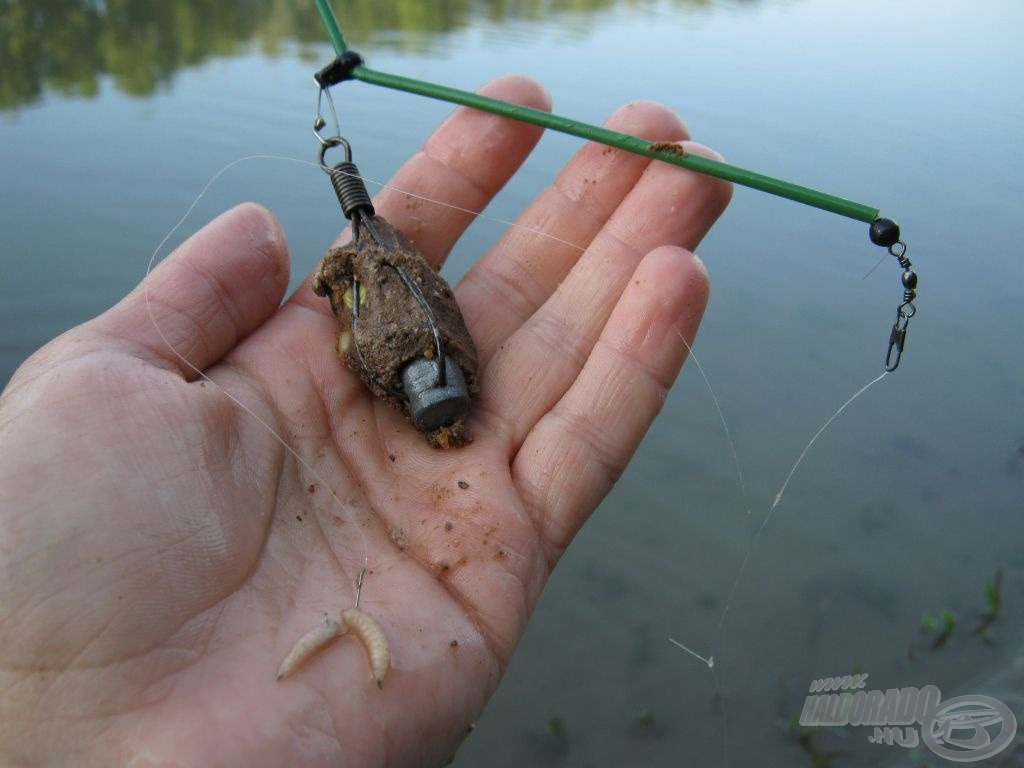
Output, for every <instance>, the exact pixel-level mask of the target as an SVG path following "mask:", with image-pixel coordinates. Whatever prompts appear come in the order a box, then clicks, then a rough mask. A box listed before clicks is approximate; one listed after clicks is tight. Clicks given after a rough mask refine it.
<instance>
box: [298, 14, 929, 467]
mask: <svg viewBox="0 0 1024 768" xmlns="http://www.w3.org/2000/svg"><path fill="white" fill-rule="evenodd" d="M316 5H317V9H318V10H319V11H320V16H321V18H322V19H323V22H324V26H325V28H326V29H327V33H328V35H329V36H330V38H331V41H332V43H333V44H334V49H335V52H336V53H337V56H336V58H335V59H334V60H333V61H332V62H331V63H330V64H328V65H327V66H326V67H324V68H323V69H322V70H320V71H319V72H318V73H317V74H316V76H315V79H316V82H317V85H318V86H319V88H320V98H322V97H323V95H324V94H325V93H326V94H327V97H328V100H329V101H330V100H331V97H330V91H329V88H330V87H331V86H333V85H336V84H337V83H341V82H343V81H345V80H361V81H363V82H365V83H370V84H373V85H380V86H383V87H386V88H393V89H395V90H400V91H404V92H407V93H415V94H418V95H421V96H427V97H429V98H434V99H439V100H442V101H447V102H451V103H453V104H461V105H463V106H467V107H472V108H474V109H479V110H483V111H485V112H491V113H493V114H497V115H501V116H503V117H508V118H511V119H513V120H519V121H521V122H525V123H530V124H532V125H539V126H542V127H544V128H548V129H551V130H554V131H558V132H561V133H566V134H569V135H571V136H577V137H579V138H583V139H586V140H589V141H595V142H598V143H601V144H605V145H607V146H610V147H615V148H616V149H621V150H625V151H627V152H632V153H633V154H637V155H642V156H645V157H650V158H653V159H655V160H660V161H663V162H666V163H671V164H673V165H678V166H680V167H683V168H687V169H689V170H693V171H697V172H698V173H703V174H706V175H708V176H714V177H717V178H721V179H726V180H728V181H732V182H734V183H736V184H741V185H743V186H746V187H750V188H752V189H758V190H761V191H762V192H768V193H770V194H773V195H777V196H779V197H783V198H787V199H789V200H794V201H796V202H800V203H803V204H805V205H810V206H813V207H815V208H820V209H822V210H826V211H830V212H832V213H836V214H839V215H840V216H845V217H847V218H851V219H855V220H857V221H863V222H865V223H868V224H870V231H869V235H870V239H871V242H872V243H874V244H875V245H878V246H881V247H883V248H886V249H888V252H889V253H890V254H891V255H892V256H893V257H894V258H895V259H896V260H897V262H898V263H899V265H900V267H901V268H902V269H903V273H902V275H901V283H902V286H903V295H902V300H901V302H900V304H899V306H898V307H897V308H896V320H895V321H894V322H893V325H892V329H891V331H890V333H889V344H888V347H887V348H886V355H885V370H886V372H892V371H895V370H896V368H897V366H898V365H899V364H900V358H901V357H902V355H903V349H904V346H905V343H906V337H907V326H908V325H909V323H910V318H912V317H913V316H914V314H915V313H916V311H917V310H916V308H915V306H914V300H915V299H916V298H917V280H918V278H917V273H916V272H915V271H914V270H913V269H912V268H911V267H912V265H911V262H910V259H909V258H907V246H906V243H904V242H903V241H902V240H901V239H900V228H899V226H898V225H897V224H896V222H895V221H893V220H892V219H887V218H882V217H881V216H880V215H879V211H878V208H875V207H872V206H869V205H865V204H863V203H857V202H854V201H852V200H847V199H845V198H842V197H838V196H836V195H831V194H829V193H827V192H821V191H819V190H815V189H810V188H808V187H803V186H800V185H799V184H793V183H792V182H788V181H783V180H781V179H776V178H773V177H771V176H766V175H764V174H762V173H757V172H755V171H750V170H747V169H745V168H739V167H737V166H734V165H730V164H728V163H724V162H722V161H720V160H714V159H712V158H708V157H703V156H700V155H695V154H689V153H687V152H685V151H682V149H681V147H680V146H679V145H677V144H666V143H664V142H656V143H653V144H652V143H651V142H649V141H645V140H643V139H641V138H638V137H636V136H630V135H629V134H625V133H619V132H617V131H611V130H608V129H607V128H600V127H598V126H595V125H590V124H588V123H583V122H580V121H578V120H573V119H571V118H567V117H562V116H560V115H555V114H551V113H550V112H544V111H541V110H538V109H532V108H530V107H524V106H521V105H518V104H511V103H509V102H506V101H501V100H500V99H492V98H490V97H487V96H482V95H480V94H477V93H470V92H468V91H462V90H459V89H457V88H450V87H448V86H444V85H439V84H437V83H430V82H425V81H422V80H416V79H413V78H409V77H403V76H401V75H395V74H391V73H387V72H380V71H378V70H374V69H370V68H369V67H367V66H365V65H364V63H363V59H362V57H361V56H360V55H359V54H358V53H356V52H355V51H351V50H349V49H348V46H347V44H346V42H345V38H344V36H343V35H342V33H341V28H340V27H339V25H338V20H337V18H336V17H335V15H334V11H333V9H332V8H331V5H330V3H329V1H328V0H316ZM319 103H320V102H319V99H318V105H319ZM332 111H333V102H332ZM335 123H336V124H337V117H336V116H335ZM324 125H325V123H324V120H323V118H322V117H321V116H320V110H319V106H318V109H317V117H316V123H315V125H314V131H315V133H316V136H317V139H318V140H319V141H320V144H321V149H320V165H321V166H322V167H323V168H324V170H325V171H326V172H327V173H328V174H329V175H330V177H331V182H332V184H333V185H334V189H335V192H336V193H337V195H338V199H339V201H341V205H342V209H343V210H344V212H345V215H346V216H347V217H348V218H349V220H351V221H352V232H353V237H352V242H351V243H350V244H349V245H347V246H345V247H343V248H340V249H332V251H330V252H329V253H328V255H327V256H326V257H325V258H324V261H323V262H322V263H321V266H320V269H319V270H318V272H317V275H316V278H315V281H314V290H316V291H317V293H319V294H321V295H326V296H330V298H331V306H332V307H333V309H334V312H335V314H336V315H337V317H338V322H339V325H340V326H341V335H340V338H339V352H340V353H341V354H342V356H343V357H345V358H346V360H347V361H348V365H349V367H350V368H352V370H354V371H355V372H356V373H358V374H359V375H360V377H361V378H362V379H363V381H364V382H365V383H366V385H367V386H368V387H369V388H370V390H371V391H372V392H373V393H374V394H376V395H377V396H378V397H381V398H383V399H384V400H387V401H388V402H390V403H392V404H393V405H395V406H396V407H398V408H400V409H402V410H403V411H404V412H405V413H406V414H407V415H408V416H409V418H410V420H411V421H412V422H413V424H414V425H415V426H416V428H417V429H419V430H420V431H421V432H424V433H425V434H426V435H427V439H428V441H429V442H431V443H432V444H434V445H437V446H441V447H447V446H448V445H459V444H461V443H464V442H467V441H468V440H469V435H468V433H467V431H466V428H465V418H466V416H467V415H468V412H469V406H470V394H471V393H472V392H475V391H476V389H477V384H476V352H475V350H474V349H473V342H472V339H471V338H470V337H469V333H468V332H467V331H466V327H465V324H464V323H463V322H462V316H461V314H460V313H459V309H458V306H457V305H456V303H455V299H454V296H453V295H452V292H451V288H450V287H448V284H447V283H446V282H445V281H444V280H443V279H442V278H441V277H440V276H439V275H437V273H436V272H435V271H434V270H433V269H432V268H431V267H430V266H429V265H428V264H427V263H426V261H425V260H424V259H423V257H422V256H420V255H419V253H418V252H416V250H415V248H413V247H412V245H411V244H410V243H409V241H408V240H406V239H405V238H404V237H403V236H402V234H401V233H400V232H398V231H397V230H395V229H394V228H393V227H392V226H391V225H390V224H388V223H387V222H386V221H384V220H383V219H382V218H380V217H379V216H375V215H374V211H373V206H372V204H371V203H370V197H369V195H368V194H367V192H366V187H365V186H364V185H363V184H362V179H361V178H360V177H359V172H358V170H356V167H355V165H354V164H352V162H351V150H350V148H349V146H348V143H347V142H346V141H345V140H344V139H342V138H341V136H340V132H339V135H336V136H333V137H330V138H324V137H323V136H321V135H320V129H321V128H323V127H324ZM336 146H342V147H343V148H344V150H345V161H344V162H342V163H339V164H338V165H336V166H334V167H333V168H328V167H327V166H326V165H324V154H325V152H326V151H327V150H328V149H331V148H332V147H336ZM399 284H400V285H401V286H402V289H400V288H398V286H399ZM384 285H387V286H388V288H387V290H386V291H385V290H384V288H383V286H384ZM378 286H380V289H379V295H378ZM385 296H386V297H387V298H386V299H385V302H384V306H382V305H381V302H380V300H381V299H382V298H384V297H385ZM392 301H393V302H395V307H396V309H395V310H394V311H390V312H389V310H388V307H387V302H392ZM375 305H376V308H375V309H372V308H374V306H375ZM397 307H405V309H402V310H399V309H397ZM417 307H418V309H416V308H417ZM371 311H372V312H374V313H375V314H374V317H375V318H378V317H381V318H386V317H388V316H390V317H392V318H394V319H397V318H398V317H399V315H400V313H404V318H405V322H406V323H407V327H406V328H405V331H406V332H398V331H394V332H392V331H387V332H384V333H383V334H381V333H380V332H379V329H378V330H371V329H370V328H369V325H370V322H371V321H370V313H371ZM417 318H418V319H417ZM374 322H378V320H376V319H375V320H374ZM413 326H415V328H413ZM430 339H432V341H430ZM388 344H392V345H393V346H392V347H391V348H390V349H388V348H387V347H388Z"/></svg>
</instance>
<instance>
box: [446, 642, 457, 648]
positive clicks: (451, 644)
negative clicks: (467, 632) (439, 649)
mask: <svg viewBox="0 0 1024 768" xmlns="http://www.w3.org/2000/svg"><path fill="white" fill-rule="evenodd" d="M448 645H449V646H451V647H452V648H458V647H459V641H458V640H452V641H451V642H450V643H448Z"/></svg>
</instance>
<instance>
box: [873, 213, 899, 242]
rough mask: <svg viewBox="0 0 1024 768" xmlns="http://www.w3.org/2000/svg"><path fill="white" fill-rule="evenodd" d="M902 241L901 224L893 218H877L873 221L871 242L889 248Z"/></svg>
mask: <svg viewBox="0 0 1024 768" xmlns="http://www.w3.org/2000/svg"><path fill="white" fill-rule="evenodd" d="M899 241H900V225H899V224H897V223H896V222H895V221H893V220H892V219H881V218H879V219H875V220H874V221H872V222H871V242H872V243H874V244H875V245H880V246H882V247H883V248H888V247H889V246H890V245H896V243H898V242H899Z"/></svg>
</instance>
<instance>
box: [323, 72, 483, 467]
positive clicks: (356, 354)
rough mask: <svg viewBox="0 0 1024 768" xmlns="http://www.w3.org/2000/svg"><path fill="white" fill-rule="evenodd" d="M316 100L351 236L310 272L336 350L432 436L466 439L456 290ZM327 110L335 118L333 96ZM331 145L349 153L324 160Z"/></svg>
mask: <svg viewBox="0 0 1024 768" xmlns="http://www.w3.org/2000/svg"><path fill="white" fill-rule="evenodd" d="M324 93H327V98H328V101H329V102H331V97H330V92H329V91H326V89H325V88H324V89H322V90H321V91H320V94H321V97H322V95H323V94H324ZM321 103H322V102H321V100H320V99H319V98H318V100H317V114H316V118H315V120H314V123H313V132H314V134H315V135H316V137H317V139H318V140H319V141H320V158H319V159H320V166H321V167H322V168H323V169H324V170H325V171H326V172H327V174H328V175H329V176H330V179H331V184H332V186H333V187H334V191H335V193H336V194H337V196H338V201H339V202H340V203H341V209H342V211H343V212H344V214H345V216H346V218H348V220H349V221H351V222H352V239H351V241H349V243H347V244H346V245H343V246H341V247H340V248H332V249H331V250H330V251H328V252H327V255H326V256H324V258H323V260H322V261H321V262H320V266H319V267H318V268H317V271H316V273H315V274H314V276H313V290H314V291H315V292H316V293H317V294H319V295H320V296H327V297H328V298H329V299H330V300H331V308H332V310H333V311H334V315H335V317H337V319H338V325H339V334H338V353H339V354H340V355H341V356H342V357H343V358H344V359H345V361H346V363H347V364H348V367H349V368H350V369H351V370H352V371H354V372H355V373H356V374H358V375H359V377H360V378H361V379H362V380H363V383H364V384H366V386H367V387H368V388H369V389H370V391H371V392H373V394H374V395H376V396H377V397H379V398H381V399H382V400H385V401H386V402H388V403H390V404H391V405H393V406H394V407H396V408H398V409H399V410H401V411H402V412H403V413H405V414H406V416H407V417H408V418H409V420H410V421H411V422H412V423H413V425H414V426H415V427H416V429H418V430H419V431H420V432H423V433H424V435H425V436H426V438H427V442H429V443H430V444H431V445H434V446H437V447H440V448H447V447H449V446H453V445H454V446H457V445H462V444H464V443H466V442H469V440H470V439H471V437H470V435H469V431H468V429H467V428H466V423H465V419H466V416H467V415H468V414H469V406H470V395H471V394H472V393H476V392H477V391H479V387H478V386H477V381H476V374H477V356H476V348H475V347H474V345H473V339H472V338H471V337H470V335H469V331H468V330H466V324H465V323H464V322H463V320H462V313H461V312H460V311H459V305H458V304H457V303H456V302H455V294H453V293H452V289H451V287H450V286H449V285H448V283H447V282H446V281H445V280H444V278H442V277H441V276H440V275H439V274H438V273H437V272H436V271H435V270H434V269H433V268H432V267H431V266H430V265H429V264H428V263H427V261H426V260H425V259H424V258H423V256H422V255H421V254H420V253H419V251H417V250H416V248H415V247H414V246H413V244H412V243H411V242H409V240H408V239H407V238H406V237H405V236H404V235H403V234H402V233H401V232H399V231H398V230H397V229H395V228H394V227H393V226H392V225H391V224H390V223H389V222H388V221H387V220H386V219H384V218H383V217H381V216H377V215H376V213H375V212H374V209H373V203H372V202H371V200H370V195H369V193H368V192H367V191H366V185H365V184H364V183H363V180H362V178H361V177H360V175H359V169H358V168H357V167H356V165H355V163H353V162H352V149H351V147H350V146H349V144H348V142H347V141H346V140H345V139H343V138H341V136H340V134H336V135H334V136H331V137H327V138H325V137H324V136H322V135H321V133H320V131H321V130H322V129H323V127H324V126H325V125H326V121H325V120H324V118H323V117H322V115H321V114H320V106H321ZM331 112H332V114H334V116H335V125H336V126H337V116H336V114H335V113H334V105H333V102H331ZM334 147H341V148H342V149H343V150H344V152H345V159H344V160H343V161H341V162H339V163H337V164H336V165H334V166H333V167H328V166H327V165H326V164H325V155H326V153H327V151H328V150H329V149H332V148H334Z"/></svg>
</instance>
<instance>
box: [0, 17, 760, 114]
mask: <svg viewBox="0 0 1024 768" xmlns="http://www.w3.org/2000/svg"><path fill="white" fill-rule="evenodd" d="M744 1H745V2H753V1H754V0H744ZM710 2H711V0H671V4H672V5H673V6H674V7H677V8H680V7H699V6H705V5H708V4H709V3H710ZM661 4H663V3H658V2H656V1H655V0H435V1H434V2H430V3H424V2H421V0H335V2H334V7H335V11H336V13H337V14H338V17H339V18H340V19H342V20H343V22H344V27H345V34H346V35H347V37H348V38H349V40H350V41H351V42H352V43H353V44H354V45H358V44H360V43H365V42H368V41H371V40H372V41H373V42H374V44H375V45H379V46H384V47H390V48H396V49H402V50H412V51H422V50H424V49H426V48H428V47H429V46H430V45H431V39H432V38H431V35H437V34H442V33H447V32H453V31H458V30H461V29H465V28H468V27H470V26H471V25H472V24H473V23H475V22H476V21H478V20H481V21H485V22H490V23H500V22H506V21H525V22H540V21H551V19H552V17H555V16H559V15H569V14H571V15H573V16H574V17H576V19H575V20H576V21H581V20H582V21H587V20H589V21H591V22H593V21H594V18H593V17H594V16H596V14H597V13H598V12H601V11H606V10H610V9H612V8H615V7H616V6H624V7H628V8H638V7H653V6H657V5H661ZM3 7H4V13H3V15H2V16H0V71H2V72H3V73H4V74H3V78H0V110H3V109H7V110H10V109H13V108H15V107H18V106H21V105H24V104H29V103H32V102H35V101H38V100H40V99H41V98H42V97H43V95H44V93H45V92H46V91H47V90H49V91H52V92H54V93H57V94H60V95H62V96H84V97H91V96H95V95H96V94H97V93H98V92H99V83H100V80H101V78H104V77H109V78H110V79H111V80H112V82H113V83H114V85H115V86H116V87H117V88H118V89H119V90H121V91H123V92H125V93H129V94H133V95H137V96H144V95H147V94H150V93H152V92H154V91H155V90H157V89H158V88H160V87H161V86H166V85H167V84H169V83H170V82H171V80H172V78H173V77H174V74H175V72H177V71H178V70H179V69H181V68H183V67H187V66H193V65H196V64H200V63H202V62H203V61H205V60H207V59H209V58H211V57H214V56H231V55H236V54H238V53H239V52H240V51H242V50H244V49H246V48H247V47H248V46H250V45H252V44H256V45H258V46H259V48H260V50H261V51H262V52H263V53H264V54H266V55H269V56H274V55H276V54H277V53H278V52H279V51H280V50H281V49H282V48H283V47H284V46H285V45H287V44H290V43H298V44H299V45H300V46H303V45H308V44H311V43H324V42H325V36H324V31H323V27H322V25H321V21H320V17H319V15H318V13H317V11H316V6H315V5H314V3H313V2H303V3H294V2H291V1H290V0H235V1H234V2H223V0H176V2H173V3H168V2H164V1H163V0H8V1H7V2H5V3H4V4H3ZM395 32H402V33H403V34H401V35H396V34H394V33H395ZM409 33H418V34H409ZM424 33H426V35H425V34H424ZM300 53H301V51H300Z"/></svg>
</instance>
